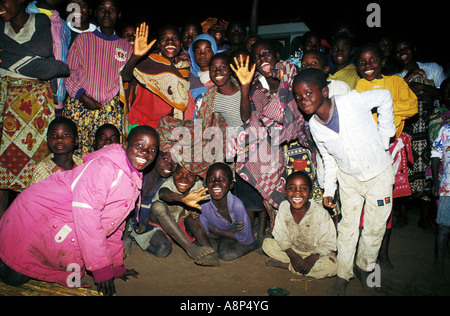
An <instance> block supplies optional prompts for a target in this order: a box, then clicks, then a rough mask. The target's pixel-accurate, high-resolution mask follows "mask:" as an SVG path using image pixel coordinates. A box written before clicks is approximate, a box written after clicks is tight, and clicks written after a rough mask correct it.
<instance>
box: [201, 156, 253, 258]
mask: <svg viewBox="0 0 450 316" xmlns="http://www.w3.org/2000/svg"><path fill="white" fill-rule="evenodd" d="M204 185H205V186H206V188H207V189H208V192H209V195H210V196H211V199H210V201H209V202H208V203H205V204H203V205H202V209H201V214H200V222H201V223H202V225H203V227H204V228H205V231H206V234H207V236H208V240H209V242H210V243H211V245H212V246H213V248H214V249H215V250H216V251H217V253H218V255H219V258H220V259H222V260H225V261H229V260H234V259H236V258H239V257H242V256H244V255H246V254H248V253H249V252H251V251H253V250H254V249H255V246H256V243H255V240H254V238H253V231H252V226H251V223H250V219H249V217H248V215H247V212H246V210H245V206H244V204H243V203H242V202H241V200H239V198H237V197H236V196H234V195H233V194H232V193H231V192H230V190H231V189H232V187H233V172H232V170H231V168H230V166H228V165H227V164H225V163H222V162H217V163H214V164H212V165H211V166H210V167H209V168H208V171H207V173H206V177H205V180H204ZM200 242H202V241H200ZM207 242H208V241H205V242H202V243H205V244H206V243H207Z"/></svg>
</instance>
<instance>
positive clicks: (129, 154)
mask: <svg viewBox="0 0 450 316" xmlns="http://www.w3.org/2000/svg"><path fill="white" fill-rule="evenodd" d="M158 146H159V136H158V134H157V133H156V131H155V130H154V129H153V128H151V127H149V126H138V127H136V128H134V129H133V130H132V131H131V132H130V134H129V135H128V137H127V140H126V141H124V143H123V145H119V144H113V145H110V146H107V147H106V148H103V149H101V150H98V151H96V152H93V153H91V154H89V155H87V156H85V157H84V160H85V163H84V164H82V165H81V166H78V167H76V168H74V169H73V170H68V171H65V172H60V173H54V174H52V175H50V176H49V177H48V178H46V179H44V180H42V181H40V182H38V183H36V184H33V185H32V186H30V187H29V188H27V189H26V190H25V191H23V192H22V193H21V194H20V195H19V196H18V197H17V198H16V199H15V200H14V202H13V203H12V204H11V206H10V208H9V209H8V210H7V211H6V213H5V215H4V216H3V217H2V219H1V221H0V278H1V279H2V281H3V282H5V283H6V284H9V285H16V286H18V285H21V284H24V283H25V282H28V280H29V279H30V278H34V279H38V280H42V281H46V282H56V283H59V284H62V285H64V286H73V285H71V284H72V282H74V281H73V278H72V276H73V272H72V271H73V269H74V268H75V270H77V269H78V272H80V275H79V278H81V277H82V276H83V275H84V273H85V270H88V271H90V272H92V275H93V277H94V282H95V283H97V290H98V291H99V292H102V293H103V294H104V295H108V296H109V295H114V294H115V292H116V291H115V286H114V279H115V278H122V279H123V280H126V279H127V276H129V275H133V276H136V275H137V273H136V271H134V270H127V269H126V268H125V267H124V261H123V243H122V240H121V238H122V235H123V229H124V227H125V219H126V218H127V216H128V214H129V213H130V211H131V210H133V208H134V205H135V202H136V200H137V199H138V197H139V194H140V189H141V185H142V174H141V171H142V170H144V169H145V168H146V167H148V166H149V165H150V163H152V162H153V160H154V158H155V156H156V153H157V151H158ZM78 281H80V280H78ZM74 283H75V285H76V286H80V285H77V281H76V280H75V282H74Z"/></svg>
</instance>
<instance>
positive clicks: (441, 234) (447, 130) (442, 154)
mask: <svg viewBox="0 0 450 316" xmlns="http://www.w3.org/2000/svg"><path fill="white" fill-rule="evenodd" d="M449 148H450V124H446V125H444V126H443V127H442V128H441V129H440V130H439V134H438V137H437V138H436V140H435V141H434V143H433V146H432V149H431V168H432V173H433V195H434V196H436V197H438V198H439V205H438V210H437V216H436V223H437V224H438V227H437V234H436V241H435V261H434V265H433V270H432V272H433V273H434V275H436V276H438V277H442V276H444V254H445V249H446V247H447V243H448V237H449V234H450V211H449V210H450V206H449V205H450V203H449V201H450V180H449V173H450V169H449V167H450V154H449V153H450V151H449ZM441 160H442V163H443V170H444V172H443V176H442V179H441V180H440V181H439V166H440V164H441Z"/></svg>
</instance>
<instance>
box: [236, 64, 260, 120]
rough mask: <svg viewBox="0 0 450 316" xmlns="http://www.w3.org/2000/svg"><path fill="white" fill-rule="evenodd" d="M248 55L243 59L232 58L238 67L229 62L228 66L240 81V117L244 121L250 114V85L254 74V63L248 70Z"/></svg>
mask: <svg viewBox="0 0 450 316" xmlns="http://www.w3.org/2000/svg"><path fill="white" fill-rule="evenodd" d="M249 60H250V56H247V59H246V60H245V63H244V61H243V60H242V55H241V60H240V61H238V60H237V58H234V62H235V63H236V65H238V68H237V69H236V68H234V65H233V64H232V63H231V64H230V67H231V69H233V71H234V72H235V73H236V75H237V77H238V79H239V82H240V83H241V119H242V122H246V121H247V120H248V119H249V118H250V115H251V109H250V87H251V83H252V81H253V76H254V75H255V70H256V65H255V64H254V65H253V66H252V68H251V69H250V70H248V66H249Z"/></svg>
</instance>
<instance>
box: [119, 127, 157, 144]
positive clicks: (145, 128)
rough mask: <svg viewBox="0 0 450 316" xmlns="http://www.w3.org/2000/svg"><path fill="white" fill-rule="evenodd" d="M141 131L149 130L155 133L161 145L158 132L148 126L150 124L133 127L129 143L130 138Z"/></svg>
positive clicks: (128, 137)
mask: <svg viewBox="0 0 450 316" xmlns="http://www.w3.org/2000/svg"><path fill="white" fill-rule="evenodd" d="M140 132H149V133H150V134H153V135H155V136H156V139H157V140H158V145H159V134H158V132H157V131H156V130H155V129H154V128H153V127H151V126H148V125H138V126H136V127H133V128H132V129H131V131H130V133H129V134H128V136H127V143H128V142H129V141H130V139H132V138H133V137H134V136H135V135H136V134H138V133H140Z"/></svg>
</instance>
